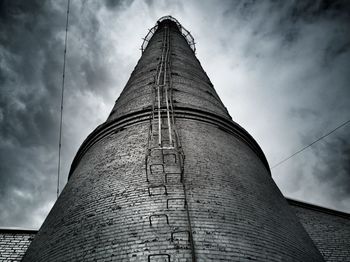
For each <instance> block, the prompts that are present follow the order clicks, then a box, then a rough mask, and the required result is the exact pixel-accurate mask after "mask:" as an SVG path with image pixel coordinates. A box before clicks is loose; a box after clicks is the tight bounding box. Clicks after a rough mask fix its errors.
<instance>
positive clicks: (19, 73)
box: [0, 0, 350, 227]
mask: <svg viewBox="0 0 350 262" xmlns="http://www.w3.org/2000/svg"><path fill="white" fill-rule="evenodd" d="M349 5H350V4H349V2H347V1H288V2H286V1H249V0H247V1H124V0H120V1H112V0H106V1H71V8H70V25H69V34H68V50H67V71H66V89H65V104H64V106H65V111H64V125H63V128H64V129H63V130H64V132H63V147H62V152H63V154H62V183H61V187H62V186H63V185H64V183H65V181H66V177H67V174H68V170H69V165H70V163H71V161H72V159H73V157H74V154H75V153H76V151H77V149H78V147H79V146H80V144H81V143H82V141H83V139H85V137H86V136H87V135H88V134H89V133H90V132H91V131H92V129H94V128H95V127H96V126H97V125H98V124H100V123H101V122H103V121H104V120H105V119H106V118H107V116H108V114H109V111H110V110H111V108H112V106H113V103H114V100H115V99H116V98H117V97H118V94H119V93H120V91H121V88H122V87H123V86H124V85H125V83H126V81H127V79H128V77H129V76H130V73H131V71H132V69H133V67H134V66H135V64H136V62H137V59H138V58H139V57H140V51H139V47H140V45H141V43H142V40H141V37H144V36H145V34H146V33H147V29H148V28H150V27H152V26H153V25H154V24H155V22H156V20H157V19H158V18H159V17H161V16H164V15H168V14H170V15H173V16H174V17H176V18H178V20H179V21H180V22H181V23H182V24H183V25H184V26H185V27H187V29H189V30H190V31H191V32H192V33H193V35H194V37H195V39H196V42H197V43H198V45H197V50H198V54H197V56H198V58H199V60H200V61H201V63H202V65H203V67H204V69H205V70H206V71H207V73H208V75H209V77H210V78H211V80H212V82H213V84H214V86H215V88H216V90H217V91H218V93H219V95H220V97H221V98H222V100H223V102H224V104H225V105H226V106H227V107H228V109H229V111H230V114H231V115H232V116H233V119H234V120H236V121H237V122H239V123H240V124H241V125H242V126H244V127H245V128H247V130H248V131H249V132H250V133H252V135H253V136H254V137H255V138H256V139H257V141H258V142H259V144H260V145H261V146H262V148H263V150H264V151H265V152H266V155H267V158H268V160H269V162H270V164H274V163H276V162H278V161H279V160H281V159H282V158H284V157H285V156H288V155H289V154H291V153H293V152H295V151H296V150H298V149H299V148H301V147H302V146H304V145H306V144H308V143H310V142H312V141H313V140H315V139H316V138H317V137H320V136H321V135H323V134H325V133H327V132H328V131H329V130H330V129H331V128H332V127H335V126H336V125H338V124H340V123H341V122H343V121H345V120H347V119H348V118H349V112H350V105H349V102H348V98H349V97H350V89H349V88H348V87H349V83H350V72H349V70H350V49H349V47H350V44H349V43H350V32H349V31H350V26H349V24H350V23H349V21H350V19H349V16H350V8H349ZM66 6H67V2H66V1H65V0H61V1H54V0H52V1H44V2H43V1H0V86H1V92H0V199H1V200H0V210H1V211H2V212H1V213H0V226H24V227H39V226H40V224H41V222H42V220H43V219H44V218H45V216H46V214H47V212H48V211H49V209H50V208H51V206H52V204H53V203H54V201H55V194H56V172H57V144H58V123H59V107H60V95H61V93H60V92H61V80H62V75H61V74H62V64H63V49H64V36H65V34H64V33H65V21H66ZM257 108H258V109H259V110H257ZM346 128H347V129H346ZM348 137H349V127H344V128H343V129H342V130H339V131H337V132H336V133H334V135H332V136H330V137H328V138H327V139H325V140H324V141H322V143H320V144H318V145H317V146H316V145H315V147H313V148H311V149H309V150H307V151H305V152H304V153H303V154H302V155H300V156H298V157H295V158H293V159H292V160H290V161H288V162H287V163H285V164H284V165H281V166H279V167H278V168H276V169H274V170H273V177H274V179H275V180H276V182H277V184H278V186H279V187H280V188H281V191H282V192H283V193H284V194H285V195H287V196H290V197H293V198H298V199H300V200H304V201H307V202H313V203H316V204H320V205H325V206H327V207H331V208H337V209H341V210H347V211H350V204H349V203H350V192H349V186H348V185H349V184H350V181H349V172H350V171H349V162H350V161H349V142H348V140H347V139H348Z"/></svg>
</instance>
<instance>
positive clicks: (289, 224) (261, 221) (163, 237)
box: [24, 23, 322, 262]
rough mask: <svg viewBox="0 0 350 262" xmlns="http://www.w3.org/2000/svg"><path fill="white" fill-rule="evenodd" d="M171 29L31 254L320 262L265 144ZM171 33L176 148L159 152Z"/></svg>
mask: <svg viewBox="0 0 350 262" xmlns="http://www.w3.org/2000/svg"><path fill="white" fill-rule="evenodd" d="M168 28H170V29H169V30H170V31H168V29H166V27H163V26H160V27H159V29H158V31H157V32H156V33H155V35H154V36H153V38H152V39H151V41H150V43H149V44H148V47H147V49H146V51H145V52H144V54H143V56H142V57H141V59H140V61H139V62H138V64H137V66H136V68H135V70H134V72H133V73H132V74H131V77H130V80H129V82H128V83H127V85H126V87H125V89H124V91H123V92H122V94H121V96H120V97H119V98H118V100H117V101H116V104H115V107H114V109H113V111H112V113H111V115H110V117H109V119H108V120H107V122H106V123H105V124H103V125H102V126H100V127H98V128H97V129H96V130H95V131H94V132H93V134H91V135H90V136H89V137H88V139H87V140H86V141H85V142H84V144H83V145H82V147H81V148H80V150H79V152H78V154H77V156H76V158H75V160H74V162H73V165H72V173H71V175H70V179H69V182H68V183H67V185H66V187H65V188H64V190H63V192H62V193H61V195H60V197H59V199H58V201H57V202H56V203H55V205H54V207H53V209H52V210H51V212H50V214H49V215H48V217H47V219H46V220H45V222H44V224H43V226H42V228H41V229H40V231H39V233H38V234H37V236H36V238H35V240H34V241H33V242H32V244H31V245H30V247H29V249H28V251H27V253H26V255H25V258H24V261H152V262H154V261H194V257H196V258H197V261H248V260H249V261H250V260H256V261H322V257H321V255H320V254H319V252H318V250H317V249H316V248H315V246H314V244H313V242H312V241H311V239H310V238H309V236H308V234H307V233H306V232H305V230H304V229H303V227H302V226H301V224H300V223H299V221H298V219H297V218H296V216H295V214H294V213H293V212H292V210H291V209H290V208H289V206H288V204H287V203H286V201H285V199H284V198H283V196H282V195H281V193H280V191H279V190H278V189H277V187H276V185H275V184H274V182H273V181H272V179H271V177H270V173H269V171H268V165H267V164H266V160H265V157H264V156H263V153H262V152H261V150H260V148H259V146H258V145H257V144H256V142H255V141H254V140H253V139H252V138H251V137H250V136H249V135H248V134H247V133H246V132H245V131H244V130H243V129H242V128H240V127H239V126H238V125H237V124H235V123H233V122H232V121H231V118H230V116H229V115H228V113H227V111H226V108H225V107H224V105H223V104H222V102H221V101H220V99H219V98H218V96H217V94H216V92H215V90H214V89H213V87H212V84H211V83H210V81H209V79H208V77H207V76H206V74H205V72H204V71H203V69H202V68H201V66H200V63H199V61H198V60H197V59H196V58H195V56H194V54H193V52H192V50H191V49H190V47H189V45H188V44H187V42H186V41H185V39H184V38H183V37H182V36H181V34H180V32H179V31H178V29H177V27H176V26H175V25H174V24H173V23H169V24H168ZM167 32H170V33H169V34H170V65H169V67H170V68H171V76H172V77H171V79H170V84H169V85H170V86H171V88H170V90H169V92H170V103H172V104H173V105H174V111H172V114H173V115H174V118H175V125H174V126H173V128H174V129H173V130H171V129H168V131H169V130H170V131H171V132H170V134H172V136H173V137H176V139H175V140H176V146H175V148H173V149H166V150H165V149H163V154H161V153H159V151H157V149H156V147H157V144H158V142H157V136H158V137H159V136H160V133H161V131H162V129H160V130H158V131H157V128H156V126H157V124H158V123H159V122H158V123H157V121H155V120H154V119H153V118H152V120H151V117H152V106H153V107H154V101H155V90H154V85H155V83H154V82H155V75H156V71H157V64H158V62H159V57H160V54H161V53H162V47H163V50H165V49H164V45H162V44H163V43H165V42H163V41H164V39H169V37H165V38H164V36H166V35H167ZM166 46H167V47H168V46H169V45H168V44H166ZM157 61H158V62H157ZM158 68H159V67H158ZM152 81H153V82H152ZM158 87H159V86H158ZM162 92H164V89H162ZM160 100H162V103H163V104H164V96H162V97H161V99H159V101H160ZM164 109H165V108H164V107H163V108H161V110H160V111H157V112H156V114H157V115H158V112H161V111H162V112H161V117H162V127H163V126H166V122H167V121H166V116H167V114H166V113H165V112H164ZM168 112H169V111H168ZM150 121H151V122H150ZM163 122H164V123H163ZM151 127H152V128H151ZM151 130H152V132H150V131H151ZM176 130H177V132H175V131H176ZM163 131H164V134H163V136H161V137H162V138H163V140H162V143H161V144H162V146H168V147H171V143H170V142H166V141H167V140H170V135H169V134H168V135H166V134H167V132H166V131H167V130H163ZM157 132H158V133H157ZM150 134H151V135H150ZM176 134H178V136H177V135H176ZM167 136H168V137H167ZM167 143H169V144H167ZM181 145H182V146H181ZM183 155H184V157H183ZM146 156H147V157H146ZM192 239H193V241H192Z"/></svg>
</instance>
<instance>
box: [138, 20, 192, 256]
mask: <svg viewBox="0 0 350 262" xmlns="http://www.w3.org/2000/svg"><path fill="white" fill-rule="evenodd" d="M170 62H171V61H170V29H169V27H168V26H166V25H165V27H164V29H163V39H162V52H161V57H160V59H159V64H158V66H157V70H156V75H155V85H154V88H153V96H154V100H153V105H152V112H151V114H150V126H149V133H148V148H147V152H146V157H145V171H146V181H147V183H148V196H149V197H150V198H155V197H157V198H158V199H159V198H160V199H161V203H162V204H163V205H164V206H165V208H164V209H165V211H164V212H163V213H152V214H150V215H149V217H148V220H149V221H148V222H149V226H150V227H152V228H153V227H155V223H156V222H157V224H159V222H161V224H163V228H165V229H166V230H165V233H164V234H165V235H167V238H166V240H167V241H168V242H169V243H168V245H167V246H168V249H171V250H172V254H170V252H169V253H168V252H164V250H161V252H160V251H159V250H150V253H151V254H150V255H148V258H147V261H149V262H153V261H167V262H170V261H192V262H195V261H196V256H195V249H194V242H193V236H192V228H191V220H190V215H189V206H188V201H187V194H186V185H185V177H184V163H185V155H184V153H183V150H182V147H181V141H180V139H179V135H178V132H177V130H176V125H175V116H174V107H173V99H172V79H171V66H170V65H171V63H170ZM175 218H176V222H177V224H180V225H179V226H175V225H174V224H175V223H174V222H175ZM181 219H182V220H183V221H181ZM157 241H158V240H157ZM174 250H175V251H176V250H177V252H179V254H180V252H184V253H186V254H185V255H183V256H181V255H180V256H179V257H182V258H179V259H178V260H175V258H176V257H174V255H173V253H174ZM165 251H166V250H165ZM169 251H170V250H169ZM172 255H173V256H172Z"/></svg>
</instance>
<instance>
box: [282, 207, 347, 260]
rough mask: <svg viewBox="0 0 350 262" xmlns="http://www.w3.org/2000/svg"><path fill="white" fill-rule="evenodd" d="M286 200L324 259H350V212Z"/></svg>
mask: <svg viewBox="0 0 350 262" xmlns="http://www.w3.org/2000/svg"><path fill="white" fill-rule="evenodd" d="M288 202H289V203H290V205H291V206H292V208H293V209H294V211H295V213H296V214H297V216H298V217H299V220H300V222H301V223H302V224H303V226H304V228H305V229H306V231H307V232H308V233H309V235H310V237H311V238H312V240H313V241H314V243H315V244H316V246H317V248H318V249H319V250H320V252H321V253H322V255H323V256H324V258H325V260H326V261H349V260H350V214H346V213H342V212H338V211H333V210H329V209H326V208H321V207H317V206H314V205H310V204H306V203H301V202H299V201H294V200H288Z"/></svg>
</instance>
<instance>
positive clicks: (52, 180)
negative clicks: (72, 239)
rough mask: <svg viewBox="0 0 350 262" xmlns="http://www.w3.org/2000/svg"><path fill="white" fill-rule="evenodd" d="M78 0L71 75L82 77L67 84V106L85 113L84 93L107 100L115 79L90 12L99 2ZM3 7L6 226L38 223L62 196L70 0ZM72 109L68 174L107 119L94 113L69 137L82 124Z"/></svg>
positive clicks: (0, 151) (0, 136) (1, 133)
mask: <svg viewBox="0 0 350 262" xmlns="http://www.w3.org/2000/svg"><path fill="white" fill-rule="evenodd" d="M73 2H74V1H72V6H71V20H70V30H71V31H73V32H75V34H74V35H70V43H69V44H70V45H71V48H69V49H68V53H69V52H71V53H69V56H68V57H67V68H68V70H69V72H68V73H67V79H68V81H69V78H75V81H74V82H71V83H68V84H67V83H66V84H67V86H66V87H67V89H68V90H66V92H67V93H68V94H69V95H70V97H71V98H72V99H74V100H75V101H74V102H72V101H69V99H68V103H67V104H66V106H67V107H68V108H70V110H71V111H70V112H75V113H76V114H77V115H79V114H80V116H82V117H84V116H85V118H86V117H88V115H90V114H91V113H92V112H91V109H90V110H86V108H85V107H84V103H82V104H81V107H79V103H80V102H81V99H84V97H85V96H89V97H94V98H95V99H98V98H99V97H101V99H102V100H103V99H104V98H103V97H105V96H108V92H104V91H105V89H106V88H107V87H108V85H107V82H108V81H109V80H110V79H111V77H110V76H109V74H108V73H107V71H108V70H109V68H106V66H104V61H103V60H104V59H105V57H104V56H103V53H104V52H102V51H101V49H102V48H103V47H104V46H103V42H100V40H99V38H100V36H99V35H98V34H99V27H100V25H99V21H98V20H97V19H96V18H95V17H93V16H92V15H91V13H92V12H98V10H99V9H100V5H99V4H96V3H94V4H90V6H84V4H81V3H78V4H75V3H73ZM0 5H1V8H0V10H1V11H0V12H1V16H0V31H1V34H0V35H1V38H0V40H1V42H0V44H1V45H0V57H1V59H0V60H1V62H0V82H1V94H0V113H1V114H0V116H1V117H0V170H1V171H0V180H1V183H0V198H1V201H0V209H1V210H2V212H1V213H0V225H1V226H26V227H38V226H39V225H40V224H41V222H42V219H43V217H44V216H45V215H46V213H47V211H48V210H49V208H50V207H51V205H52V204H53V202H54V200H55V191H56V188H55V184H56V175H55V174H56V172H57V144H58V128H59V126H58V123H59V121H58V120H59V106H60V95H61V93H60V92H61V81H62V63H63V49H64V31H65V18H66V17H65V15H66V1H59V2H58V1H45V2H42V1H1V3H0ZM90 18H91V19H90ZM102 40H103V39H102ZM81 43H84V46H82V44H81ZM82 58H84V59H82ZM72 83H74V85H72ZM69 84H70V86H68V85H69ZM92 94H93V95H92ZM86 106H88V105H86ZM70 112H67V115H65V118H64V119H65V126H66V128H65V131H66V133H65V134H64V137H63V142H64V146H65V145H70V148H64V151H63V153H64V155H63V160H66V158H67V157H68V158H69V160H66V162H65V163H64V165H63V167H62V168H63V172H62V173H63V174H64V175H63V177H64V178H65V177H66V174H67V173H68V166H69V164H70V161H71V159H72V155H73V152H74V151H75V150H76V148H77V147H78V145H79V143H81V142H82V141H81V140H82V138H81V137H80V136H81V135H82V136H85V135H86V134H87V133H88V132H90V131H91V129H92V128H93V127H94V126H95V125H97V122H101V120H102V119H101V118H105V117H106V116H99V117H98V118H97V117H95V118H94V120H93V121H91V122H93V125H92V124H91V123H85V130H83V131H82V134H79V135H73V136H67V135H68V134H71V132H70V128H69V126H70V125H72V126H74V124H73V123H74V122H77V121H75V119H74V117H73V116H72V114H70ZM72 122H73V123H72ZM72 145H73V146H72Z"/></svg>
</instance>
